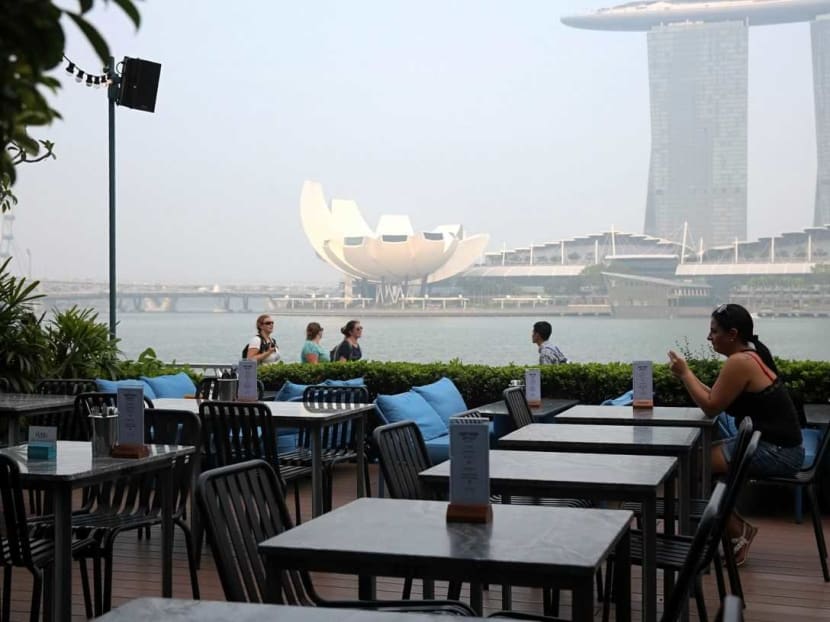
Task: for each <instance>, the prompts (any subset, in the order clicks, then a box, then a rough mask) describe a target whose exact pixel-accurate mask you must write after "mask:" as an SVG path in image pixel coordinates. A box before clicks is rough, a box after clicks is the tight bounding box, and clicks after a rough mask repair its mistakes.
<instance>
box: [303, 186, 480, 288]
mask: <svg viewBox="0 0 830 622" xmlns="http://www.w3.org/2000/svg"><path fill="white" fill-rule="evenodd" d="M300 217H301V219H302V224H303V230H304V231H305V234H306V236H308V239H309V241H310V242H311V245H312V246H313V247H314V250H315V251H316V252H317V255H318V256H319V257H320V258H321V259H322V260H323V261H325V262H326V263H328V264H329V265H331V266H332V267H334V268H336V269H337V270H339V271H340V272H342V273H344V274H345V275H347V276H349V277H352V278H355V279H362V280H365V281H367V282H369V283H377V284H383V285H386V286H391V287H399V288H400V291H401V292H402V293H403V294H406V290H407V286H408V285H410V284H412V283H415V282H417V283H420V284H421V285H422V286H425V285H426V284H428V283H435V282H437V281H442V280H444V279H447V278H449V277H451V276H454V275H456V274H458V273H459V272H462V271H463V270H466V269H467V268H469V267H470V266H471V265H472V264H473V263H474V262H475V261H476V259H477V258H478V257H480V256H481V254H482V253H483V252H484V248H485V247H486V246H487V243H488V242H489V241H490V236H489V235H486V234H477V235H473V236H469V237H466V236H465V235H464V228H463V227H462V226H461V225H440V226H438V227H436V228H435V229H433V230H432V231H420V232H416V231H414V230H413V228H412V223H411V222H410V220H409V216H405V215H384V216H381V217H380V220H379V222H378V226H377V228H376V229H375V230H374V231H373V230H372V229H371V228H370V227H369V225H368V224H367V223H366V220H365V219H364V218H363V216H362V215H361V213H360V209H359V208H358V206H357V203H355V202H354V201H352V200H345V199H333V200H332V202H331V206H329V204H328V202H327V201H326V197H325V195H324V194H323V188H322V186H321V185H320V184H319V183H317V182H313V181H306V182H305V184H303V191H302V195H301V197H300Z"/></svg>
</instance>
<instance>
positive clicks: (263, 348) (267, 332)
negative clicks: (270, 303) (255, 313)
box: [245, 313, 280, 363]
mask: <svg viewBox="0 0 830 622" xmlns="http://www.w3.org/2000/svg"><path fill="white" fill-rule="evenodd" d="M273 332H274V320H273V319H272V318H271V316H270V315H268V314H267V313H264V314H262V315H260V316H259V317H258V318H257V319H256V337H254V338H253V339H251V341H249V342H248V350H247V352H246V354H245V358H247V359H251V360H253V361H256V362H257V363H276V362H277V361H279V360H280V349H279V348H278V347H277V342H276V341H274V339H273V338H272V337H271V333H273Z"/></svg>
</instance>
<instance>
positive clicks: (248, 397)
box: [236, 359, 259, 402]
mask: <svg viewBox="0 0 830 622" xmlns="http://www.w3.org/2000/svg"><path fill="white" fill-rule="evenodd" d="M256 368H257V363H256V361H254V360H253V359H244V360H241V361H239V364H238V365H237V367H236V377H237V378H238V379H239V386H238V387H237V390H236V399H237V400H239V401H240V402H256V401H257V400H258V399H259V389H258V387H257V383H256Z"/></svg>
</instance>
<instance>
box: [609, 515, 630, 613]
mask: <svg viewBox="0 0 830 622" xmlns="http://www.w3.org/2000/svg"><path fill="white" fill-rule="evenodd" d="M615 558H616V561H615V562H614V594H616V597H617V607H616V618H615V620H616V622H630V620H631V530H629V529H627V530H626V532H625V534H624V535H623V537H622V538H620V541H619V542H618V543H617V548H616V552H615ZM605 598H611V586H610V585H609V586H607V587H606V593H605Z"/></svg>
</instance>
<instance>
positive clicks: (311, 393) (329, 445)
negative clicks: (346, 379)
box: [280, 384, 372, 512]
mask: <svg viewBox="0 0 830 622" xmlns="http://www.w3.org/2000/svg"><path fill="white" fill-rule="evenodd" d="M368 402H369V391H368V389H367V388H366V387H365V386H357V387H343V386H329V385H324V384H318V385H310V386H308V387H306V388H305V390H304V391H303V403H304V404H307V405H309V406H321V407H322V406H330V405H350V404H366V403H368ZM369 427H370V426H369V425H367V426H366V428H367V431H366V435H367V437H368V436H369V434H370V433H371V432H370V430H368V428H369ZM356 433H357V427H356V426H354V425H352V422H351V421H348V422H344V423H335V424H333V425H329V426H326V427H325V428H323V431H322V439H321V440H322V462H323V486H324V491H323V498H324V503H325V507H324V510H325V511H327V512H328V511H329V510H331V504H332V482H333V480H334V468H335V467H336V466H337V465H338V464H340V463H341V462H350V461H353V460H356V459H357V444H358V443H363V447H364V458H366V455H367V454H368V453H369V448H368V446H367V445H368V443H367V442H366V440H367V439H366V438H363V439H358V438H356ZM280 463H281V464H288V465H294V466H305V467H310V466H311V436H310V433H309V431H308V430H306V429H303V428H300V430H299V434H298V437H297V448H296V449H295V450H293V451H290V452H285V453H284V454H283V455H282V456H280ZM363 464H364V472H363V478H364V482H365V485H366V494H367V496H372V488H371V482H370V481H369V480H370V478H369V460H368V459H364V461H363Z"/></svg>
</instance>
